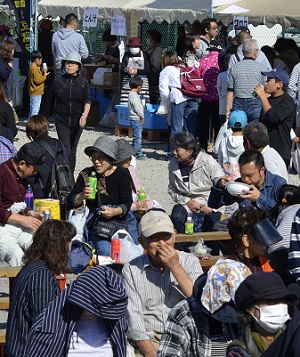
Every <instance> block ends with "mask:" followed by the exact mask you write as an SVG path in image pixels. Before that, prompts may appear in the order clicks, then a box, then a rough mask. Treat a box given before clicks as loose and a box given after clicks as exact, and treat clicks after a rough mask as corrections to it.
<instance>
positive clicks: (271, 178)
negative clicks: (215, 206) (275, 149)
mask: <svg viewBox="0 0 300 357" xmlns="http://www.w3.org/2000/svg"><path fill="white" fill-rule="evenodd" d="M265 175H266V177H265V181H264V183H263V185H262V187H261V188H260V190H259V191H260V195H259V197H258V200H257V201H255V202H252V201H250V200H243V199H241V198H238V197H235V196H232V195H231V194H230V193H228V191H227V190H223V191H224V193H223V196H222V198H221V205H231V204H232V203H234V202H238V204H239V206H240V208H242V207H249V206H253V207H256V208H258V209H261V210H265V211H268V210H270V209H271V208H273V207H274V206H275V205H276V204H277V193H278V189H279V188H280V187H281V186H282V185H285V184H286V183H287V182H286V180H285V179H284V178H282V177H281V176H278V175H274V174H272V173H271V172H270V171H268V170H266V171H265ZM235 181H236V182H242V180H241V178H238V179H236V180H235Z"/></svg>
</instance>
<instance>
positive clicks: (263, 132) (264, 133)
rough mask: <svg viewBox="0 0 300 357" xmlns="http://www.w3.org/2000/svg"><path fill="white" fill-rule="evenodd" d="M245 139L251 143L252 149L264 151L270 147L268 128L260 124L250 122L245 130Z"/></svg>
mask: <svg viewBox="0 0 300 357" xmlns="http://www.w3.org/2000/svg"><path fill="white" fill-rule="evenodd" d="M243 139H244V142H245V141H249V144H250V148H251V149H254V150H259V149H262V148H264V147H265V146H267V145H269V134H268V130H267V127H266V126H265V125H264V124H263V123H260V122H254V121H253V122H250V123H248V124H247V125H246V126H245V127H244V128H243Z"/></svg>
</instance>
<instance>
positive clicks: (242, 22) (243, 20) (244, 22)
mask: <svg viewBox="0 0 300 357" xmlns="http://www.w3.org/2000/svg"><path fill="white" fill-rule="evenodd" d="M248 25H249V18H248V17H247V16H245V17H244V16H234V18H233V28H234V30H236V29H237V28H239V27H248Z"/></svg>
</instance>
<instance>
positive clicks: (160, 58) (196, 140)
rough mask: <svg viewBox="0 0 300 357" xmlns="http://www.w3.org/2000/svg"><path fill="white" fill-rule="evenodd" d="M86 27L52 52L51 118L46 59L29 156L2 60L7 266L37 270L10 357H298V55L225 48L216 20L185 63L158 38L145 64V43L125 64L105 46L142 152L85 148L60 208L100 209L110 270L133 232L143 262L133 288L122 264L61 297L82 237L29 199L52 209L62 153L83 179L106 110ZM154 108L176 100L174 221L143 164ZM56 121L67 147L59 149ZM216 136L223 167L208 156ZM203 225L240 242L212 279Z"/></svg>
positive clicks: (57, 41)
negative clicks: (145, 189)
mask: <svg viewBox="0 0 300 357" xmlns="http://www.w3.org/2000/svg"><path fill="white" fill-rule="evenodd" d="M77 27H78V18H77V16H76V15H75V14H69V15H67V16H66V19H65V27H64V28H63V29H61V30H59V31H57V32H56V33H54V34H53V36H52V51H53V55H54V57H55V68H56V78H55V79H54V80H53V83H52V86H51V89H50V90H49V92H48V93H47V95H46V104H45V106H44V107H43V108H40V104H41V99H42V98H41V97H42V95H43V93H44V83H46V81H47V78H48V75H49V72H48V71H42V70H41V69H40V66H41V64H42V62H43V54H42V53H41V52H40V51H33V53H32V54H31V60H32V65H31V67H30V69H29V82H30V84H29V91H30V103H31V105H30V110H31V114H30V118H29V120H28V122H27V125H26V134H27V137H28V139H29V140H30V142H28V143H24V144H23V145H22V146H21V148H20V149H19V150H18V151H17V150H16V149H15V148H14V146H13V144H12V142H13V137H14V136H16V135H17V129H16V123H15V120H14V118H13V117H12V115H13V114H12V110H10V109H11V107H10V104H9V103H8V101H9V99H10V92H9V83H10V82H9V78H10V73H11V58H12V56H13V54H14V47H15V44H14V43H13V42H12V41H10V40H7V39H4V40H3V42H2V45H1V46H0V82H1V83H2V84H3V85H0V104H1V106H0V108H2V107H3V110H0V122H1V128H0V130H1V136H0V145H1V150H0V152H1V155H2V156H1V160H2V161H1V164H0V261H1V262H6V263H8V264H9V265H10V266H22V265H23V268H22V269H21V272H20V273H19V275H18V276H17V278H16V280H15V282H14V285H13V287H12V291H11V294H10V309H9V315H8V324H7V338H6V340H7V346H6V354H7V356H8V357H23V356H24V357H25V356H26V357H30V356H39V357H41V356H45V357H46V356H47V357H49V356H53V357H55V356H58V355H59V356H72V355H73V356H86V355H91V356H96V355H97V356H103V357H112V356H119V357H125V356H145V357H162V356H170V357H171V356H182V357H184V356H185V357H196V356H197V357H199V356H203V357H204V356H212V357H222V356H224V357H225V356H229V357H250V356H256V357H259V356H262V357H266V356H291V357H293V356H295V357H296V356H297V353H298V349H297V347H298V343H299V342H298V341H297V336H298V335H299V333H300V328H299V318H300V317H299V313H298V312H297V310H298V307H299V306H300V288H299V283H300V186H299V187H297V186H294V185H290V184H289V176H288V171H289V169H290V159H291V149H292V143H293V141H294V143H298V142H299V140H300V139H299V135H300V124H299V119H300V115H299V98H300V90H299V88H300V74H299V73H300V70H299V69H300V67H299V66H300V58H299V51H297V48H296V47H293V45H292V44H291V42H290V41H289V42H288V43H287V41H285V40H281V39H278V41H277V42H276V44H275V46H274V51H272V48H271V50H270V49H269V48H266V46H265V48H264V49H259V47H258V44H257V41H256V40H255V39H253V38H252V36H251V34H250V31H249V29H248V28H245V27H242V28H239V29H235V30H234V33H232V32H230V33H229V34H228V38H227V42H228V43H227V44H226V45H225V44H224V41H223V40H222V41H221V38H219V39H218V29H219V27H218V23H217V21H216V20H215V19H213V18H209V19H205V20H203V21H202V22H199V21H195V22H194V24H193V26H192V29H191V32H187V30H186V28H185V27H184V26H181V27H180V28H179V34H180V36H179V39H178V43H177V46H176V51H166V52H165V53H164V54H163V52H162V49H161V48H160V44H161V41H162V35H161V33H160V32H159V31H157V30H149V31H148V32H147V48H146V49H143V43H142V39H141V38H139V37H132V38H130V39H129V41H128V51H126V52H125V54H124V57H123V60H122V61H121V62H120V61H119V58H118V56H119V52H118V47H117V44H118V43H117V39H116V38H115V37H114V36H113V35H111V34H110V32H109V31H105V32H104V33H103V37H102V39H103V41H105V43H106V45H107V49H106V53H105V54H104V55H103V58H104V59H105V63H106V65H107V66H110V67H112V69H113V70H115V71H116V70H119V69H120V72H121V74H122V89H121V96H120V97H121V102H123V103H126V104H128V108H129V112H130V123H131V126H132V127H133V144H132V145H131V144H130V143H129V142H128V141H127V140H125V139H118V140H114V139H113V138H111V137H110V136H109V135H101V136H99V137H98V138H97V140H96V141H95V142H94V143H90V145H88V146H87V147H85V148H84V153H85V155H86V159H87V160H86V162H87V164H86V167H82V168H80V172H79V174H78V177H77V178H76V180H75V183H74V184H72V188H71V189H70V191H69V192H67V193H66V192H65V193H64V195H61V196H59V199H61V200H63V199H64V203H65V204H67V207H68V209H74V210H76V209H80V208H82V207H83V206H86V207H87V208H88V212H89V213H88V215H87V218H86V221H85V224H84V228H83V241H84V242H85V243H88V244H90V245H91V246H92V247H94V248H95V250H96V254H97V255H99V256H110V254H111V248H112V243H111V237H112V235H113V234H114V233H116V231H117V230H118V229H119V228H120V227H122V228H126V229H127V231H128V232H129V234H130V236H131V237H132V241H133V242H134V244H135V245H141V247H142V249H143V250H144V254H142V255H140V256H138V257H136V258H134V259H132V260H130V261H129V262H127V263H126V264H124V266H123V267H122V272H121V276H119V275H118V274H117V272H116V271H118V273H120V271H119V270H118V268H119V267H118V266H116V265H114V264H112V265H109V266H108V267H100V266H97V267H93V268H92V269H90V270H89V271H87V272H83V273H82V274H80V275H79V277H77V278H76V279H75V280H74V281H73V282H72V283H71V284H70V285H69V286H68V287H67V288H66V289H65V290H63V291H61V289H60V287H59V284H58V276H59V275H60V274H64V273H66V272H69V271H70V267H69V259H68V257H69V252H70V250H71V249H72V247H71V244H72V239H73V238H74V237H75V236H76V227H75V226H74V225H73V224H72V223H70V222H68V221H64V220H56V219H52V220H46V221H45V222H42V221H43V218H44V214H43V213H41V212H36V211H34V210H33V209H32V207H29V206H27V205H26V203H25V202H24V199H25V194H26V191H27V188H28V185H30V186H31V187H32V189H33V193H34V196H35V197H36V198H48V197H51V192H52V190H51V188H52V185H53V181H52V180H53V170H54V169H53V167H54V166H53V162H54V161H55V155H56V154H57V153H58V152H61V153H62V156H63V160H64V165H66V166H67V167H68V168H69V171H70V172H71V173H72V175H74V171H75V167H76V156H77V147H78V144H79V141H80V137H81V134H82V131H83V128H84V127H85V126H86V123H87V117H88V115H89V112H90V109H91V99H90V93H89V86H88V82H87V80H86V79H85V78H84V77H83V76H82V75H81V67H82V58H86V57H87V56H88V50H87V46H86V44H85V41H84V38H83V36H82V35H80V34H78V33H77V32H76V30H77ZM275 51H276V52H275ZM277 52H278V54H277ZM297 58H298V59H297ZM119 67H120V68H119ZM187 68H188V70H189V71H190V72H192V71H195V72H194V73H197V75H199V78H200V77H201V79H203V83H204V85H205V90H203V91H202V92H201V95H199V96H198V97H197V96H192V95H191V96H188V95H186V94H184V93H183V91H182V73H183V72H182V71H183V70H186V69H187ZM1 92H3V93H2V95H1ZM108 95H111V93H108ZM141 95H144V96H145V98H146V99H149V101H150V103H153V104H158V103H159V98H161V100H162V101H164V105H165V108H167V109H168V113H166V114H168V121H169V122H168V123H169V127H170V137H169V148H168V152H167V156H168V159H169V165H168V175H169V184H168V194H169V195H170V197H171V198H172V200H173V203H174V205H173V208H172V212H171V214H170V216H169V215H168V214H167V213H166V212H165V210H164V209H163V208H162V207H161V206H160V205H159V204H158V203H157V202H156V201H155V200H153V199H152V198H150V197H149V196H148V195H145V196H144V197H143V198H142V199H138V194H139V193H140V192H139V190H140V188H141V183H140V181H139V178H138V174H137V171H136V164H137V163H136V159H137V160H145V159H146V155H145V154H144V153H143V151H142V130H143V122H144V105H143V102H142V100H141V97H140V96H141ZM297 101H298V102H297ZM52 114H53V115H54V118H55V125H56V131H57V136H58V139H54V138H52V137H50V136H49V121H48V119H49V117H50V116H51V115H52ZM210 123H211V125H210ZM211 128H213V137H214V141H215V144H216V148H215V152H216V153H217V155H213V154H212V153H211V152H210V151H209V150H208V146H209V141H210V140H209V139H210V137H211ZM292 129H294V130H295V135H294V136H291V130H292ZM217 142H218V146H217ZM2 147H3V149H2ZM4 147H5V151H4ZM49 148H50V150H49ZM52 151H53V153H54V154H53V155H52ZM88 163H90V164H88ZM56 174H57V173H56ZM57 175H58V174H57ZM60 177H61V176H60ZM91 178H93V179H95V180H96V185H95V187H92V185H91ZM56 181H57V182H56V184H57V185H59V184H60V182H59V179H58V176H57V178H56ZM232 185H235V186H232ZM241 186H242V188H240V187H241ZM230 187H235V188H236V190H238V189H239V191H238V192H237V191H234V190H233V191H231V190H230ZM155 198H156V197H155ZM188 218H190V219H191V220H192V221H193V223H194V231H195V232H207V231H214V230H215V231H221V230H223V231H228V233H229V235H230V237H231V239H230V240H229V241H228V242H221V241H217V242H215V243H214V244H212V245H211V249H212V254H216V255H222V258H220V259H218V261H217V262H216V264H214V265H213V266H212V267H211V268H210V269H209V270H207V269H204V268H203V269H202V266H201V260H199V259H198V257H197V256H195V255H194V254H191V253H189V252H187V246H186V245H185V244H177V243H176V234H177V233H179V234H182V233H184V232H185V222H186V221H187V219H188ZM105 230H106V232H107V231H109V232H110V233H109V234H107V233H106V234H104V233H105ZM115 269H116V271H114V270H115ZM130 354H131V355H130Z"/></svg>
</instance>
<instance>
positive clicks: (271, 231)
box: [245, 218, 282, 247]
mask: <svg viewBox="0 0 300 357" xmlns="http://www.w3.org/2000/svg"><path fill="white" fill-rule="evenodd" d="M245 234H247V235H248V236H249V237H250V238H251V239H252V240H254V242H255V243H257V244H260V245H263V246H266V247H268V246H269V245H271V244H275V243H277V242H279V241H281V240H282V236H281V235H280V234H279V232H278V231H277V229H276V228H275V227H274V226H273V224H272V223H271V221H270V220H269V219H268V218H264V219H263V220H262V221H260V222H258V223H256V224H255V225H254V226H251V227H248V228H246V229H245Z"/></svg>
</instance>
